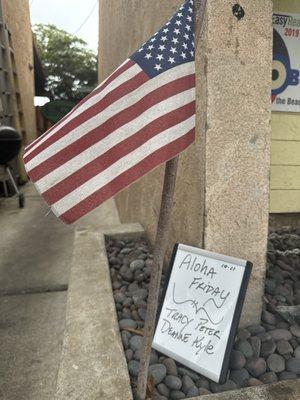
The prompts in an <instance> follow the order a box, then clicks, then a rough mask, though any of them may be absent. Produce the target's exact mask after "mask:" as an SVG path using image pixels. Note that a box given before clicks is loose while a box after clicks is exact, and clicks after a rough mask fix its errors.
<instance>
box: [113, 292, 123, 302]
mask: <svg viewBox="0 0 300 400" xmlns="http://www.w3.org/2000/svg"><path fill="white" fill-rule="evenodd" d="M114 299H115V302H116V303H120V304H122V303H123V302H124V301H125V300H126V296H125V294H124V293H121V292H117V293H115V294H114Z"/></svg>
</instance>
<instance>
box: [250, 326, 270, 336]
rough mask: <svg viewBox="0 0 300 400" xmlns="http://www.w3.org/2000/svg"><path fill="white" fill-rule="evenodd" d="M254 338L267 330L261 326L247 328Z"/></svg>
mask: <svg viewBox="0 0 300 400" xmlns="http://www.w3.org/2000/svg"><path fill="white" fill-rule="evenodd" d="M247 330H248V331H249V332H250V333H251V335H252V336H258V334H259V333H263V332H265V331H266V330H265V328H264V327H263V326H261V325H252V326H249V327H248V328H247Z"/></svg>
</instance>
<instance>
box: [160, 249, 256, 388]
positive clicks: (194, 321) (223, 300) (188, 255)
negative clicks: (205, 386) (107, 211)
mask: <svg viewBox="0 0 300 400" xmlns="http://www.w3.org/2000/svg"><path fill="white" fill-rule="evenodd" d="M251 269H252V264H251V263H250V262H248V261H246V260H240V259H237V258H233V257H228V256H223V255H220V254H217V253H213V252H209V251H206V250H201V249H198V248H196V247H191V246H187V245H183V244H177V245H176V246H175V248H174V251H173V256H172V263H171V267H170V276H169V278H168V282H167V287H166V292H165V296H164V300H163V303H162V306H161V311H160V315H159V319H158V323H157V327H156V332H155V335H154V339H153V344H152V346H153V348H155V349H156V350H158V351H160V352H161V353H163V354H166V355H168V356H169V357H173V358H174V359H175V360H177V361H179V362H180V363H182V364H183V365H186V366H188V367H189V368H191V369H193V370H195V371H197V372H199V373H201V374H202V375H204V376H206V377H208V378H210V379H212V380H213V381H215V382H223V381H224V380H225V379H226V375H227V371H228V364H229V357H230V353H231V350H232V347H233V344H234V339H235V335H236V330H237V328H238V323H239V319H240V315H241V311H242V306H243V302H244V299H245V294H246V290H247V285H248V281H249V277H250V273H251Z"/></svg>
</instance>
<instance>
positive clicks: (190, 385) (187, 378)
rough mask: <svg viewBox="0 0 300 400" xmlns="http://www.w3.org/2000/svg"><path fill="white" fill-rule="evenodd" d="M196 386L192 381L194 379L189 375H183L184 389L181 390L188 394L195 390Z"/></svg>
mask: <svg viewBox="0 0 300 400" xmlns="http://www.w3.org/2000/svg"><path fill="white" fill-rule="evenodd" d="M194 386H195V383H194V381H193V380H192V378H191V377H190V376H188V375H183V377H182V388H181V390H182V391H183V392H184V393H185V394H187V392H188V391H189V390H190V389H191V388H193V387H194Z"/></svg>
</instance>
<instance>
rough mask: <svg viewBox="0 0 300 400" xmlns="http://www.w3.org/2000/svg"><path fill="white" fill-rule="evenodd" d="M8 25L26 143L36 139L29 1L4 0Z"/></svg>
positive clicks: (4, 11)
mask: <svg viewBox="0 0 300 400" xmlns="http://www.w3.org/2000/svg"><path fill="white" fill-rule="evenodd" d="M2 4H3V13H4V19H5V22H6V24H7V25H8V27H9V30H10V32H11V34H12V42H13V47H14V51H15V59H16V66H17V72H18V78H19V85H20V92H21V98H22V104H23V111H24V122H25V129H26V142H27V143H28V142H30V141H32V140H33V139H34V138H35V137H36V122H35V110H34V105H33V98H34V71H33V45H32V32H31V24H30V13H29V1H28V0H2Z"/></svg>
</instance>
